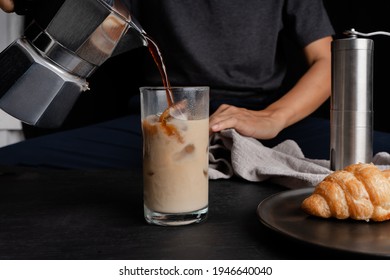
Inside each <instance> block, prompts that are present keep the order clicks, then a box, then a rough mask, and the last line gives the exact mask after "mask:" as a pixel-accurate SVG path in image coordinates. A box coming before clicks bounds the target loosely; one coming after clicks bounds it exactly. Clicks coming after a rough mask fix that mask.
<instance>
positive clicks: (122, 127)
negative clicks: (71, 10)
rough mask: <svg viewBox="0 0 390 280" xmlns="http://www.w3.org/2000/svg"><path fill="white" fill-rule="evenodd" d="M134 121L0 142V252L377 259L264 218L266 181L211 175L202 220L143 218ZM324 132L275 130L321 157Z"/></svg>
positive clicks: (14, 255)
mask: <svg viewBox="0 0 390 280" xmlns="http://www.w3.org/2000/svg"><path fill="white" fill-rule="evenodd" d="M138 122H139V117H137V116H129V117H126V118H122V119H118V120H114V121H111V122H106V123H103V124H98V125H94V126H90V127H86V128H81V129H76V130H72V131H68V132H62V133H57V134H53V135H47V136H43V137H39V138H35V139H31V140H28V141H25V142H22V143H18V144H14V145H11V146H8V147H5V148H2V149H0V259H2V260H8V259H9V260H19V259H27V260H30V259H44V260H46V259H61V260H64V259H66V260H67V259H74V260H80V259H92V260H100V259H104V260H111V259H112V260H123V259H141V260H152V259H204V260H209V259H211V260H214V259H230V260H234V259H275V260H276V259H370V258H378V257H376V256H372V255H365V254H359V253H349V252H347V251H341V250H337V249H331V248H327V247H326V246H325V247H324V246H318V245H315V244H312V243H308V242H305V240H298V239H294V238H292V237H290V236H287V235H283V234H281V233H279V232H277V231H274V230H272V229H270V228H269V227H268V226H265V225H264V224H263V223H262V222H261V221H260V220H259V217H258V216H257V212H256V209H257V206H258V205H259V203H260V202H261V201H263V200H264V199H266V198H268V197H270V196H271V195H273V194H276V193H280V192H284V191H286V190H287V189H286V188H285V187H282V186H278V185H274V184H271V183H269V182H261V183H258V182H257V183H253V182H248V181H244V180H242V179H240V178H232V179H229V180H224V179H222V180H210V192H209V197H210V201H209V202H210V203H209V216H208V219H207V220H206V221H205V222H204V223H201V224H195V225H189V226H183V227H161V226H153V225H149V224H147V223H146V222H145V220H144V218H143V198H142V176H141V174H142V172H141V164H140V160H141V156H142V149H141V147H142V146H141V145H142V135H141V132H140V128H139V125H136V124H138ZM288 132H290V134H288ZM291 132H295V133H291ZM375 135H376V137H375V139H374V142H375V147H374V151H375V152H378V151H389V150H390V135H389V134H385V133H376V134H375ZM328 137H329V123H328V122H326V121H324V120H315V121H314V122H313V121H309V122H302V123H300V124H298V125H297V126H295V127H292V128H291V129H289V130H287V131H286V134H284V133H282V134H281V135H280V137H279V138H278V139H279V141H282V140H283V139H287V138H292V139H294V140H296V141H297V143H298V144H299V145H300V147H302V150H303V152H304V154H305V155H306V156H307V157H311V158H326V157H327V155H328V149H329V139H328ZM278 139H276V140H275V141H277V140H278ZM273 144H274V143H272V142H270V143H269V145H271V146H272V145H273Z"/></svg>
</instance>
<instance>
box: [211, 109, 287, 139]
mask: <svg viewBox="0 0 390 280" xmlns="http://www.w3.org/2000/svg"><path fill="white" fill-rule="evenodd" d="M209 122H210V131H211V132H218V131H221V130H224V129H227V128H234V129H235V130H236V131H237V132H238V133H240V134H241V135H244V136H248V137H254V138H257V139H271V138H274V137H276V135H278V133H279V132H280V131H281V130H282V129H284V128H285V123H286V122H285V121H284V120H283V118H282V117H281V115H280V114H278V113H277V111H272V110H267V109H266V110H261V111H252V110H248V109H245V108H239V107H235V106H232V105H226V104H223V105H221V106H220V107H219V108H218V109H217V110H216V111H215V113H214V114H212V115H211V116H210V121H209Z"/></svg>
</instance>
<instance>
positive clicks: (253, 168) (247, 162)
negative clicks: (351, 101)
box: [209, 129, 390, 189]
mask: <svg viewBox="0 0 390 280" xmlns="http://www.w3.org/2000/svg"><path fill="white" fill-rule="evenodd" d="M372 162H373V163H374V164H376V165H377V166H378V167H379V168H380V169H390V155H389V154H388V153H386V152H380V153H378V154H376V155H375V156H374V158H373V161H372ZM330 173H331V170H330V161H329V160H322V159H309V158H305V156H304V154H303V152H302V150H301V149H300V147H299V146H298V144H297V143H296V142H295V141H293V140H286V141H284V142H282V143H280V144H279V145H277V146H275V147H273V148H269V147H265V146H264V145H263V144H262V143H261V142H260V141H258V140H257V139H254V138H251V137H245V136H242V135H240V134H239V133H238V132H236V131H235V130H234V129H227V130H224V131H221V132H220V133H214V134H213V135H212V136H211V138H210V147H209V178H210V179H228V178H231V177H232V176H233V175H236V176H238V177H241V178H243V179H246V180H248V181H252V182H261V181H265V180H269V181H270V182H273V183H276V184H279V185H282V186H285V187H288V188H291V189H297V188H303V187H314V186H316V185H317V184H318V183H319V182H320V181H322V180H323V179H324V178H325V176H327V175H328V174H330Z"/></svg>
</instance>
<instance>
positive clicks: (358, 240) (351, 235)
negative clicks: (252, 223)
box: [257, 188, 390, 257]
mask: <svg viewBox="0 0 390 280" xmlns="http://www.w3.org/2000/svg"><path fill="white" fill-rule="evenodd" d="M313 190H314V189H313V188H305V189H299V190H291V191H285V192H281V193H278V194H275V195H272V196H270V197H268V198H266V199H264V200H263V201H262V202H261V203H260V204H259V205H258V207H257V215H258V217H259V219H260V221H261V222H262V223H263V224H264V225H266V226H267V227H269V228H271V229H273V230H275V231H277V232H279V233H282V234H285V235H287V236H290V237H293V238H296V239H298V240H301V241H304V242H308V243H312V244H316V245H319V246H323V247H327V248H331V249H338V250H342V251H347V252H353V253H362V254H369V255H375V256H387V257H389V256H390V221H385V222H366V221H355V220H351V219H347V220H337V219H322V218H317V217H312V216H310V215H307V214H306V213H305V212H303V211H302V210H301V209H300V205H301V203H302V201H303V200H304V199H305V198H306V197H308V196H309V195H310V194H311V193H312V192H313Z"/></svg>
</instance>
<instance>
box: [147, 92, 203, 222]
mask: <svg viewBox="0 0 390 280" xmlns="http://www.w3.org/2000/svg"><path fill="white" fill-rule="evenodd" d="M140 92H141V121H142V133H143V183H144V216H145V219H146V221H147V222H148V223H150V224H157V225H167V226H168V225H186V224H192V223H199V222H201V221H203V220H204V219H206V217H207V212H208V193H209V188H208V185H209V184H208V182H209V181H208V139H209V88H208V87H173V88H169V91H167V88H164V87H142V88H140Z"/></svg>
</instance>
